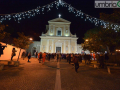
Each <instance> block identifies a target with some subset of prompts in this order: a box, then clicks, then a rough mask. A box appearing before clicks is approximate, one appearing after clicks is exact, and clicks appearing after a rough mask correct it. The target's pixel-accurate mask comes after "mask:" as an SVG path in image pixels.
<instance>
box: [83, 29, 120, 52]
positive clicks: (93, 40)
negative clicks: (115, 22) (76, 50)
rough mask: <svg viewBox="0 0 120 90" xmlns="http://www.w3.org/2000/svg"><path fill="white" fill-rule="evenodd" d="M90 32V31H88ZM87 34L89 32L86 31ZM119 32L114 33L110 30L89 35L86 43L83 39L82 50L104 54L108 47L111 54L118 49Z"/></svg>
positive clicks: (119, 41) (102, 30) (119, 42)
mask: <svg viewBox="0 0 120 90" xmlns="http://www.w3.org/2000/svg"><path fill="white" fill-rule="evenodd" d="M90 31H92V30H90ZM87 32H89V31H87ZM119 34H120V32H118V33H116V32H115V31H114V30H112V29H103V28H101V30H100V31H98V32H97V33H89V37H88V38H87V39H88V40H87V41H86V37H85V38H84V40H85V42H84V46H83V49H84V50H86V49H88V50H90V51H94V52H104V51H105V50H107V51H108V47H109V49H110V51H111V52H113V51H115V49H116V48H120V47H119V44H120V36H119Z"/></svg>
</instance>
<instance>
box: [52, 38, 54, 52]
mask: <svg viewBox="0 0 120 90" xmlns="http://www.w3.org/2000/svg"><path fill="white" fill-rule="evenodd" d="M52 53H54V40H52Z"/></svg>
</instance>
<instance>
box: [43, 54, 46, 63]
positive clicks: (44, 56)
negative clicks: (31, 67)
mask: <svg viewBox="0 0 120 90" xmlns="http://www.w3.org/2000/svg"><path fill="white" fill-rule="evenodd" d="M42 58H43V61H42V64H44V62H45V58H46V53H45V52H44V53H43V54H42Z"/></svg>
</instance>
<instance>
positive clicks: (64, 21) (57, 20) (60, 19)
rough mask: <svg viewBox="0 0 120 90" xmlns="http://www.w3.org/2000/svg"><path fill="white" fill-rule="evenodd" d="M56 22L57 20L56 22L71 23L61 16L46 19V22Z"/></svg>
mask: <svg viewBox="0 0 120 90" xmlns="http://www.w3.org/2000/svg"><path fill="white" fill-rule="evenodd" d="M56 22H58V23H69V24H70V23H71V22H70V21H68V20H65V19H63V18H56V19H53V20H50V21H48V23H56Z"/></svg>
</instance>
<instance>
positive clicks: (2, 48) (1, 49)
mask: <svg viewBox="0 0 120 90" xmlns="http://www.w3.org/2000/svg"><path fill="white" fill-rule="evenodd" d="M5 47H7V46H2V44H1V43H0V57H1V55H2V54H3V50H4V49H5Z"/></svg>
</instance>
